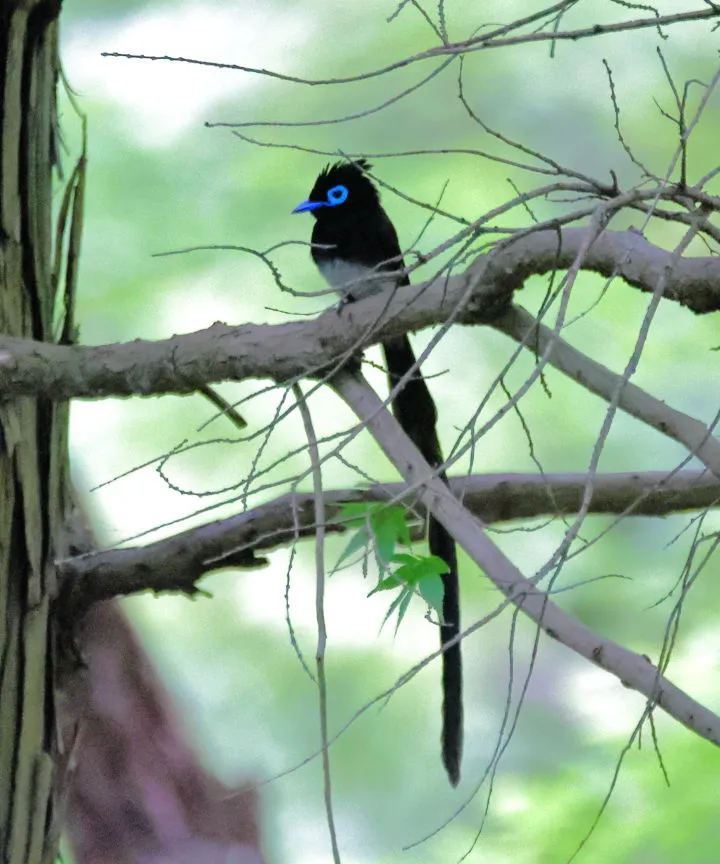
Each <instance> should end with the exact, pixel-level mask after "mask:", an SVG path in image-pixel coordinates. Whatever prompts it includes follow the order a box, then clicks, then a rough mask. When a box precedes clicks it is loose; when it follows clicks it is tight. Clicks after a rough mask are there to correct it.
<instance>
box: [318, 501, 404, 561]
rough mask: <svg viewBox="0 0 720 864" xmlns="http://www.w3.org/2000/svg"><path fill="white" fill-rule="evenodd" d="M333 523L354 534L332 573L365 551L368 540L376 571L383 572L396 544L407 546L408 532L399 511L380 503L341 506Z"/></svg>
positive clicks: (400, 510) (402, 512) (400, 509)
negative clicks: (344, 562) (349, 559)
mask: <svg viewBox="0 0 720 864" xmlns="http://www.w3.org/2000/svg"><path fill="white" fill-rule="evenodd" d="M337 519H338V521H342V522H344V523H345V524H346V525H347V526H348V527H349V528H357V529H358V530H357V531H356V532H355V534H353V536H352V537H351V538H350V540H349V541H348V544H347V546H346V547H345V549H344V550H343V552H342V554H341V555H340V558H339V559H338V562H337V565H336V567H335V569H337V567H338V566H339V565H340V564H341V563H342V562H343V561H345V560H347V559H348V558H350V557H351V556H352V555H355V554H356V553H357V552H359V551H360V550H361V549H364V548H367V547H368V546H369V545H370V538H371V537H372V541H373V543H372V545H373V549H374V551H375V556H376V558H377V564H378V567H379V568H380V570H385V569H387V565H388V563H389V562H390V561H391V560H392V557H393V555H394V554H395V546H396V545H397V544H398V543H400V544H402V545H403V546H409V545H410V531H409V529H408V526H407V522H406V521H405V510H404V508H403V507H390V506H388V505H387V504H382V503H373V504H343V506H342V508H341V509H340V511H339V513H338V515H337Z"/></svg>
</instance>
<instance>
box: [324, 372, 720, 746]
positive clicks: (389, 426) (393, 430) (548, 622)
mask: <svg viewBox="0 0 720 864" xmlns="http://www.w3.org/2000/svg"><path fill="white" fill-rule="evenodd" d="M332 386H333V387H334V389H335V390H336V391H337V393H338V394H339V395H340V396H341V397H342V398H343V399H344V400H345V402H347V404H348V405H350V407H351V408H352V409H353V410H354V411H355V413H356V414H357V415H358V417H359V418H360V419H361V420H362V422H363V423H364V424H365V425H366V426H367V427H368V429H369V430H370V431H371V432H372V434H373V437H374V438H375V440H376V441H377V442H378V443H379V444H380V446H381V447H382V449H383V451H384V452H385V454H386V455H387V457H388V458H389V459H390V460H391V461H392V463H393V464H394V465H395V467H396V468H397V470H398V471H399V472H400V473H401V474H402V475H403V477H404V479H405V481H406V482H407V483H409V484H410V485H414V486H415V487H416V488H417V489H418V494H419V496H420V498H421V500H422V501H423V502H424V503H425V505H426V506H427V507H428V508H430V509H431V510H432V513H433V515H434V516H435V517H436V518H437V519H438V520H439V521H440V522H441V523H442V524H443V525H444V526H445V527H446V528H447V529H448V531H450V533H451V534H452V535H453V536H454V537H455V539H456V540H457V541H458V543H460V545H461V546H462V547H463V549H464V550H465V551H466V552H467V553H468V555H469V556H470V557H471V558H472V559H473V561H475V563H476V564H477V565H478V567H480V569H481V570H482V571H483V572H484V573H485V575H486V576H487V577H488V578H489V579H490V580H491V581H492V582H493V584H494V585H495V586H496V587H497V588H498V589H499V590H500V591H501V592H502V593H503V594H504V595H505V596H506V597H507V598H508V600H509V602H511V603H513V604H515V605H516V606H517V607H518V608H519V609H520V611H522V612H523V613H524V614H525V615H527V616H528V617H529V618H531V619H532V620H533V621H534V622H535V623H536V624H537V625H538V626H539V627H540V628H541V629H542V630H543V631H544V632H545V633H547V635H548V636H550V637H551V638H553V639H557V640H559V641H560V642H562V643H563V644H564V645H567V646H568V648H571V649H572V650H573V651H575V652H576V653H578V654H580V655H581V656H582V657H584V658H585V659H586V660H589V661H590V662H591V663H593V664H594V665H596V666H599V667H600V668H601V669H604V670H605V671H607V672H610V673H611V674H612V675H615V676H616V677H617V678H618V679H619V681H620V682H621V683H622V684H623V685H624V686H626V687H630V688H632V689H633V690H637V691H638V692H639V693H642V694H643V695H644V696H645V697H646V698H647V699H648V703H649V705H650V706H654V705H658V706H660V707H661V708H662V709H663V710H664V711H666V712H667V713H668V714H669V715H670V716H671V717H674V718H675V719H676V720H678V721H679V722H680V723H682V724H683V725H684V726H686V727H687V728H688V729H691V730H692V731H693V732H696V733H697V734H698V735H700V736H701V737H702V738H705V739H706V740H708V741H710V742H712V743H713V744H716V745H720V717H718V716H717V715H715V714H713V713H712V712H711V711H709V710H708V709H707V708H705V707H704V706H703V705H701V704H700V703H699V702H696V701H695V700H694V699H692V697H690V696H689V695H688V694H687V693H684V692H683V691H682V690H681V689H680V688H679V687H676V686H675V685H674V684H673V683H672V682H671V681H669V680H668V679H667V678H666V677H665V676H664V675H662V674H661V673H660V670H659V669H658V668H657V667H656V666H654V665H653V664H652V662H651V661H650V660H648V659H647V658H646V657H644V656H642V655H640V654H636V653H634V652H633V651H629V650H628V649H627V648H624V647H622V646H621V645H618V644H617V643H616V642H613V641H611V640H609V639H604V638H601V637H600V636H598V635H597V634H595V633H594V632H593V631H592V630H590V629H589V628H588V627H585V626H584V625H582V624H580V623H579V622H578V621H576V620H575V619H574V618H572V617H571V616H570V615H568V614H567V613H566V612H564V611H563V610H562V609H561V608H560V607H559V606H557V605H556V604H555V603H554V602H553V601H552V600H551V599H550V597H549V596H548V595H547V594H545V593H544V592H543V591H541V590H540V589H539V588H537V587H536V585H535V584H534V583H533V582H532V581H530V580H528V579H526V578H525V577H524V576H523V575H522V573H520V571H519V570H518V569H517V568H516V567H515V565H514V564H513V563H512V562H511V561H510V560H509V559H508V558H507V557H506V556H505V555H504V554H503V553H502V552H501V551H500V549H499V548H498V547H497V546H495V544H494V543H493V542H492V541H491V540H490V539H489V538H488V536H487V534H486V533H485V531H484V526H483V524H482V522H480V520H479V519H477V517H475V516H473V515H472V514H471V513H470V512H469V511H468V510H466V509H465V508H464V507H463V506H462V504H461V503H460V502H459V501H458V500H457V499H456V498H454V497H453V495H452V493H451V492H450V490H449V489H448V488H447V487H446V486H445V485H444V484H443V482H442V481H441V480H439V479H438V478H437V477H436V476H434V472H433V470H432V468H431V467H430V466H429V465H428V464H427V462H425V460H424V459H423V458H422V456H421V455H420V453H419V451H418V450H417V448H416V447H415V446H414V445H413V444H412V442H411V441H410V440H409V439H408V438H407V436H406V435H405V433H404V432H403V431H402V429H401V428H400V425H399V424H398V422H397V420H396V419H395V418H394V417H393V416H392V415H391V414H390V412H389V411H388V410H387V408H386V407H385V406H384V404H383V402H382V400H381V399H380V398H379V397H378V396H377V394H376V393H375V392H374V391H373V390H372V388H371V387H370V386H369V385H368V384H367V382H366V381H365V379H364V378H363V377H362V375H361V374H360V373H357V374H354V375H351V374H349V373H348V372H345V371H343V372H340V373H339V374H338V375H337V376H336V377H335V378H334V379H333V381H332Z"/></svg>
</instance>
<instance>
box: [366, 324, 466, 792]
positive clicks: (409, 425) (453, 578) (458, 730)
mask: <svg viewBox="0 0 720 864" xmlns="http://www.w3.org/2000/svg"><path fill="white" fill-rule="evenodd" d="M383 349H384V351H385V362H386V364H387V370H388V378H389V381H390V386H391V388H392V387H394V386H395V384H397V382H398V381H399V380H400V378H402V377H403V376H404V375H405V374H407V372H408V371H409V370H410V369H411V368H412V366H414V365H415V354H414V353H413V349H412V346H411V345H410V340H409V339H408V338H407V336H403V337H402V338H399V339H393V340H392V341H391V342H385V343H383ZM392 406H393V411H394V413H395V416H396V417H397V420H398V422H399V423H400V425H401V426H402V428H403V429H404V430H405V432H406V433H407V435H408V437H409V438H410V439H411V441H412V442H413V443H414V444H415V446H416V447H417V448H418V450H419V451H420V452H421V453H422V455H423V456H424V457H425V459H426V460H427V461H428V462H429V463H430V465H431V466H432V467H434V468H435V467H437V466H438V465H442V463H443V456H442V451H441V449H440V442H439V441H438V437H437V429H436V424H437V409H436V408H435V403H434V402H433V398H432V396H431V395H430V391H429V390H428V387H427V384H426V383H425V379H424V378H423V377H422V375H421V374H420V373H419V372H416V374H415V376H414V377H413V378H411V379H410V380H409V381H408V383H407V384H406V385H405V387H403V389H402V390H401V391H400V392H399V393H398V394H397V396H395V398H394V399H393V402H392ZM440 477H441V478H442V479H443V480H444V481H445V482H446V483H447V477H446V476H445V473H444V472H443V473H441V474H440ZM428 544H429V546H430V552H431V554H433V555H437V556H438V558H442V559H443V561H444V562H445V563H446V564H447V565H448V567H449V568H450V570H449V572H448V573H446V574H445V575H444V576H443V586H444V597H443V609H442V613H443V623H442V626H441V627H440V644H441V645H442V646H445V645H446V644H447V643H448V642H449V641H450V640H451V639H454V638H455V637H456V636H457V635H458V633H459V632H460V586H459V584H458V568H457V553H456V550H455V541H454V540H453V538H452V537H451V536H450V534H449V533H448V532H447V530H446V529H445V528H444V527H443V526H442V525H441V524H440V523H439V522H438V521H437V520H436V519H433V518H431V519H430V527H429V531H428ZM442 712H443V729H442V758H443V764H444V765H445V770H446V771H447V773H448V777H449V778H450V782H451V783H452V785H453V786H457V784H458V781H459V779H460V760H461V758H462V747H463V708H462V657H461V655H460V643H459V642H458V643H457V644H455V645H453V646H452V647H450V648H447V649H446V650H445V652H444V653H443V707H442Z"/></svg>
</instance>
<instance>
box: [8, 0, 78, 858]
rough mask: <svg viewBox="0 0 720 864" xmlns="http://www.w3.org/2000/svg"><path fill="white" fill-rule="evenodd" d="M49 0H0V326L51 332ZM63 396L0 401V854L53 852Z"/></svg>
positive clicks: (41, 336)
mask: <svg viewBox="0 0 720 864" xmlns="http://www.w3.org/2000/svg"><path fill="white" fill-rule="evenodd" d="M59 11H60V3H59V2H58V0H54V2H38V0H22V2H20V0H3V2H2V3H1V4H0V332H2V333H7V334H12V335H16V336H20V337H26V338H33V339H37V340H39V341H52V340H53V334H52V326H53V323H52V318H53V309H54V307H55V297H54V293H55V288H54V286H53V279H52V266H51V260H52V254H51V253H52V230H53V226H52V207H51V176H52V168H53V162H54V146H55V141H54V130H55V122H56V111H55V85H56V78H57V70H58V61H57V34H58V23H57V17H58V14H59ZM66 433H67V406H66V405H65V404H64V403H58V404H57V405H56V406H53V405H52V403H50V402H49V401H46V400H44V399H33V398H22V399H15V400H13V401H7V402H0V437H1V438H2V440H1V441H0V444H1V449H0V860H2V862H4V864H37V862H44V861H51V860H53V858H54V856H55V852H56V835H57V832H56V830H55V829H56V826H57V820H56V819H54V813H53V798H54V792H53V787H54V776H55V774H54V764H55V759H54V757H56V756H57V755H58V753H57V752H56V751H57V746H56V734H55V729H56V726H55V711H54V696H53V686H52V675H51V665H52V664H51V662H50V659H51V656H52V653H51V644H50V643H51V638H50V614H49V613H50V604H51V600H52V597H53V595H54V591H55V584H54V570H53V568H52V566H51V562H52V561H53V559H54V558H55V555H56V553H55V549H56V546H57V542H58V538H59V537H60V536H61V532H60V529H61V526H62V521H63V514H64V509H65V506H66V499H65V495H64V490H65V482H66V464H67V442H66Z"/></svg>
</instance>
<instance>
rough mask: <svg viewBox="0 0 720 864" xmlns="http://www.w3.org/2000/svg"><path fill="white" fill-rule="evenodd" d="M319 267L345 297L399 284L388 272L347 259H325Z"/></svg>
mask: <svg viewBox="0 0 720 864" xmlns="http://www.w3.org/2000/svg"><path fill="white" fill-rule="evenodd" d="M318 269H319V270H320V272H321V273H322V275H323V278H324V279H325V281H326V282H327V283H328V285H330V287H331V288H334V289H335V290H336V291H337V292H338V293H339V294H340V295H341V296H343V297H344V296H345V295H347V294H352V295H353V297H355V298H356V299H359V298H361V297H367V296H368V295H369V294H377V293H378V292H379V291H385V290H387V289H388V288H394V287H395V285H396V284H397V280H396V279H395V278H393V277H392V276H388V274H387V273H382V272H378V271H373V270H369V269H368V268H367V267H363V266H362V265H361V264H352V263H349V262H347V261H340V260H335V261H323V262H322V263H320V264H318Z"/></svg>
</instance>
